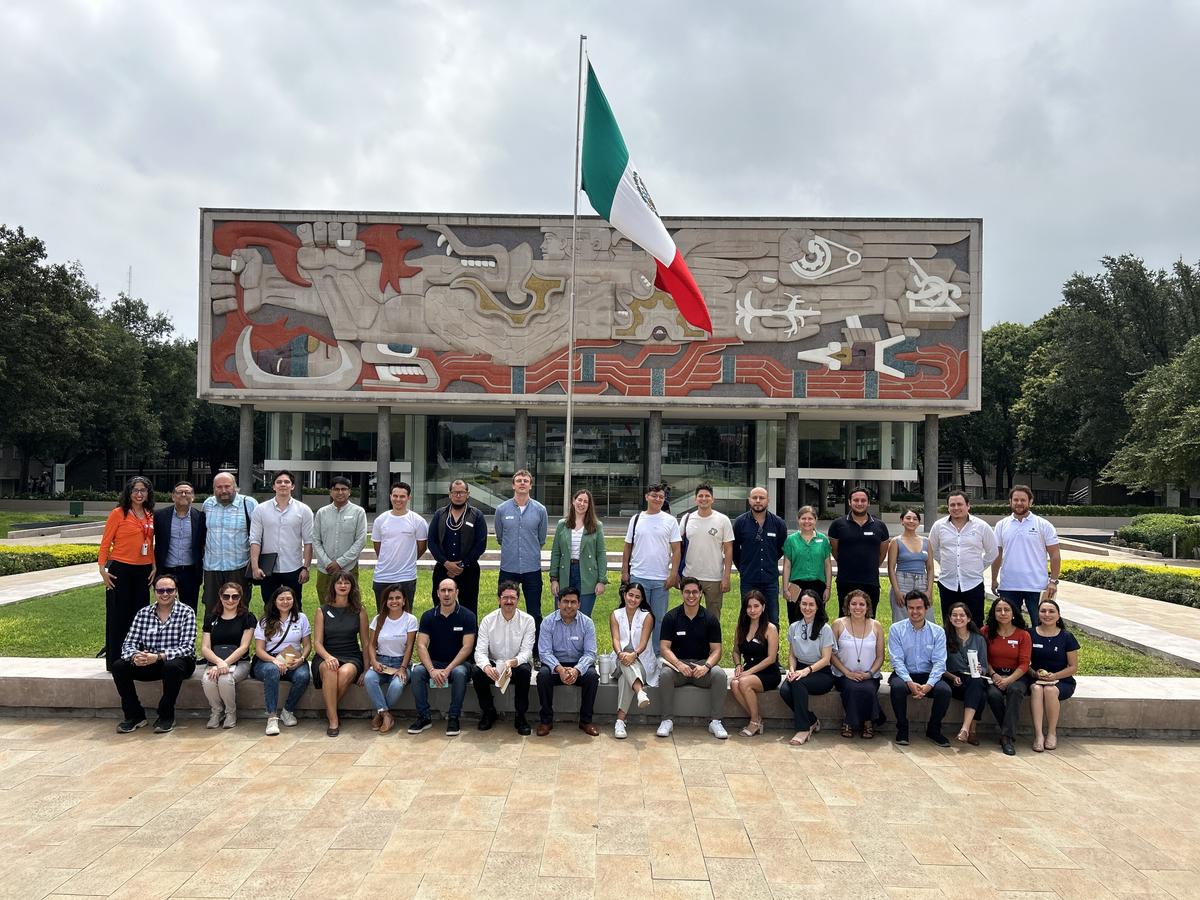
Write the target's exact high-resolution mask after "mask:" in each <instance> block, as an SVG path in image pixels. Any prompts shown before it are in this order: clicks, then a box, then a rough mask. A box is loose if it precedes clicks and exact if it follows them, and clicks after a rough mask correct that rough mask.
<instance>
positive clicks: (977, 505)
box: [884, 498, 1197, 519]
mask: <svg viewBox="0 0 1200 900" xmlns="http://www.w3.org/2000/svg"><path fill="white" fill-rule="evenodd" d="M921 503H922V501H921V500H920V499H919V498H918V499H916V500H913V501H912V502H911V503H898V502H896V503H889V504H887V505H886V506H885V507H884V512H900V510H902V509H907V508H908V507H910V506H916V507H917V508H918V509H920V508H921ZM1033 511H1034V512H1035V513H1037V514H1038V515H1039V516H1045V517H1046V518H1047V519H1050V518H1053V517H1054V516H1097V517H1098V516H1121V517H1124V516H1130V517H1132V516H1141V515H1159V514H1164V513H1166V514H1175V515H1192V514H1195V513H1196V512H1197V510H1195V509H1181V508H1179V507H1177V506H1162V507H1158V506H1100V505H1096V504H1093V505H1086V506H1085V505H1080V506H1064V505H1062V504H1054V503H1036V504H1035V505H1034V507H1033ZM938 512H940V513H942V514H943V515H944V514H945V513H946V512H948V510H947V509H946V504H944V503H942V504H939V505H938ZM971 512H973V513H974V514H975V515H977V516H1007V515H1008V514H1009V513H1010V512H1012V509H1011V508H1010V507H1009V505H1008V503H1006V502H1004V501H1002V500H979V501H976V502H974V503H972V504H971Z"/></svg>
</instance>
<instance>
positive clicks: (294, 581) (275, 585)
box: [260, 569, 325, 611]
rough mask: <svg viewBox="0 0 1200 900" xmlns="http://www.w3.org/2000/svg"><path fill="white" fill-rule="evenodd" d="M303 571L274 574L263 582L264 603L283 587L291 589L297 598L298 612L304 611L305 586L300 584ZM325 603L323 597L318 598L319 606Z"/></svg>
mask: <svg viewBox="0 0 1200 900" xmlns="http://www.w3.org/2000/svg"><path fill="white" fill-rule="evenodd" d="M302 571H303V569H297V570H296V571H295V572H272V573H271V574H270V575H268V576H267V577H266V578H264V579H263V580H262V587H261V588H260V590H261V591H262V598H263V603H266V602H267V598H268V597H270V596H271V595H272V594H274V593H275V592H276V591H277V590H279V589H280V588H281V587H289V588H291V589H292V596H293V597H295V598H296V610H297V611H303V608H304V607H303V604H302V599H303V598H302V596H301V595H302V594H303V593H304V585H302V584H301V583H300V573H301V572H302ZM323 602H325V601H324V598H323V597H318V598H317V605H318V606H320V605H321V604H322V603H323Z"/></svg>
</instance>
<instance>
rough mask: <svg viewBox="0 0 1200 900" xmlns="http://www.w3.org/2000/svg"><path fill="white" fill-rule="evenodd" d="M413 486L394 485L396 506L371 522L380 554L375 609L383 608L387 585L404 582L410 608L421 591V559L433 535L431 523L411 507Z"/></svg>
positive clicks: (403, 483) (372, 536) (397, 483)
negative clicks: (418, 570) (418, 582)
mask: <svg viewBox="0 0 1200 900" xmlns="http://www.w3.org/2000/svg"><path fill="white" fill-rule="evenodd" d="M411 496H412V487H410V486H409V484H408V483H407V482H405V481H398V482H396V483H395V484H393V485H392V492H391V501H392V508H391V509H390V510H388V511H387V512H385V513H381V514H380V515H378V516H376V517H375V521H374V523H372V525H371V542H372V543H373V544H374V545H375V554H376V556H377V557H378V560H377V562H376V563H375V577H374V579H373V581H372V584H371V587H373V588H374V589H375V609H376V611H380V610H382V605H381V604H382V600H381V598H382V596H383V591H384V589H385V588H387V587H390V586H391V585H393V584H398V585H400V589H401V590H402V591H404V599H405V600H406V601H407V602H408V609H412V603H413V597H415V596H416V593H417V560H418V559H420V558H421V556H423V555H424V553H425V547H426V544H427V542H428V538H429V525H428V524H427V523H426V522H425V519H424V518H422V517H421V516H420V515H418V514H417V513H415V512H413V511H412V510H411V509H409V508H408V498H409V497H411Z"/></svg>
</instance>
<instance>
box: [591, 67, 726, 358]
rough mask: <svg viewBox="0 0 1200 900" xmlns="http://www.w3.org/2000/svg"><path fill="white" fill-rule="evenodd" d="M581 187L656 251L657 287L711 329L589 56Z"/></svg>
mask: <svg viewBox="0 0 1200 900" xmlns="http://www.w3.org/2000/svg"><path fill="white" fill-rule="evenodd" d="M583 190H584V193H586V194H587V196H588V200H590V201H591V204H592V207H593V208H594V209H595V210H596V212H598V213H599V214H600V215H601V216H603V217H604V218H605V219H607V220H608V222H609V223H610V224H611V225H612V226H613V227H614V228H616V229H617V231H619V232H621V234H623V235H624V236H625V237H627V238H629V240H631V241H633V242H634V243H635V244H637V245H638V246H639V247H641V248H642V249H643V250H645V251H646V252H647V253H649V254H650V255H651V256H653V257H654V262H655V264H656V268H657V270H658V271H657V275H656V276H655V279H654V285H655V287H657V288H658V289H659V290H661V291H665V292H666V293H667V294H670V295H671V298H672V299H673V300H674V301H675V306H676V307H677V308H678V309H679V312H680V313H681V314H682V315H683V317H684V319H686V320H687V321H688V322H689V323H690V324H691V325H693V326H694V327H696V328H702V329H703V330H704V331H706V332H708V333H709V334H712V319H710V318H709V315H708V306H707V305H706V304H705V302H704V297H703V296H701V294H700V288H699V287H697V286H696V280H695V279H694V278H693V277H692V273H691V272H689V271H688V267H687V264H686V263H685V262H684V261H683V254H681V253H680V252H679V248H677V247H676V246H675V241H674V240H672V239H671V235H670V234H668V233H667V229H666V226H664V225H663V223H662V219H660V218H659V217H658V211H657V210H656V209H655V208H654V202H653V201H652V200H651V199H650V192H649V191H648V190H646V184H645V182H644V181H643V180H642V177H641V175H639V174H638V170H637V167H636V166H635V165H634V164H633V160H632V159H630V157H629V150H628V148H627V147H626V146H625V140H624V138H622V137H621V129H620V128H618V127H617V120H616V118H615V117H614V116H613V112H612V107H610V106H609V105H608V99H607V98H606V97H605V96H604V92H603V91H602V90H600V82H599V81H597V80H596V73H595V72H594V71H593V70H592V64H591V63H590V62H589V63H588V80H587V107H586V111H585V113H584V120H583Z"/></svg>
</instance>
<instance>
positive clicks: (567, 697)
mask: <svg viewBox="0 0 1200 900" xmlns="http://www.w3.org/2000/svg"><path fill="white" fill-rule="evenodd" d="M202 670H203V667H197V670H196V673H195V674H194V675H193V676H192V678H191V679H189V680H188V682H187V683H185V684H184V686H183V690H182V691H181V692H180V696H179V702H178V705H177V709H178V715H179V717H181V718H186V717H191V716H207V715H208V701H207V700H206V699H205V697H204V693H203V690H202V688H201V681H200V679H201V672H202ZM885 674H886V673H885ZM1078 681H1079V687H1078V690H1077V691H1076V693H1075V696H1074V697H1073V698H1072V699H1071V700H1069V701H1067V702H1066V703H1064V704H1063V707H1062V720H1061V724H1060V729H1061V730H1063V731H1065V732H1074V733H1083V734H1086V733H1095V734H1106V735H1114V734H1116V735H1152V736H1163V735H1168V734H1174V735H1184V736H1191V735H1195V736H1200V679H1193V678H1110V677H1100V676H1083V677H1080V678H1079V679H1078ZM287 689H288V685H287V682H284V683H283V684H281V685H280V690H281V692H283V691H286V690H287ZM138 691H139V695H140V696H141V698H142V701H143V702H144V703H145V704H146V706H147V707H148V708H150V709H152V708H153V706H154V705H155V704H156V703H157V702H158V697H159V696H160V691H161V688H160V687H159V685H158V684H157V683H155V682H147V683H142V684H139V685H138ZM449 693H450V692H449V690H442V689H432V690H430V692H429V697H430V704H431V705H432V706H433V708H434V709H435V710H437V711H438V712H440V713H442V714H444V712H445V710H446V707H447V705H448V704H449V700H450V696H449ZM530 694H531V696H530V703H529V705H530V711H531V716H530V718H531V720H533V719H535V718H536V714H537V710H538V699H537V693H536V689H535V688H531V689H530ZM649 694H650V697H651V700H652V703H651V706H650V708H649V710H648V711H646V712H641V713H635V714H634V715H631V716H630V718H629V721H630V724H631V725H641V726H646V725H655V724H657V722H658V719H659V716H660V714H659V705H658V696H657V691H656V690H654V689H653V688H652V689H650V691H649ZM879 702H880V705H881V706H882V708H883V710H884V712H885V713H886V714H887V717H888V719H889V720H890V719H891V718H892V713H891V703H890V699H889V694H888V689H887V682H886V679H885V681H884V682H883V684H882V685H881V688H880V696H879ZM616 703H617V687H616V685H615V684H601V685H600V690H599V694H598V696H597V699H596V708H595V719H596V721H597V723H598V724H607V723H610V722H611V721H612V719H613V716H614V713H615V710H616ZM238 705H239V711H240V714H241V717H242V718H244V719H247V720H249V719H255V718H260V717H261V716H262V708H263V695H262V684H261V683H260V682H258V681H255V680H253V679H249V680H247V681H245V682H243V683H242V684H240V685H239V686H238ZM675 705H676V709H675V716H674V718H675V719H676V721H678V722H680V723H681V724H686V723H697V724H704V723H705V722H706V721H707V718H708V714H707V710H708V698H707V696H706V694H705V692H704V691H701V690H699V689H697V688H689V687H682V688H679V689H678V690H677V691H676V692H675ZM760 705H761V711H762V715H763V718H764V720H765V721H766V722H767V723H768V727H769V728H771V729H772V730H780V729H782V730H785V731H787V730H790V729H791V711H790V710H789V709H788V708H787V706H786V705H785V704H784V703H783V700H782V699H781V698H780V697H779V694H778V692H775V691H771V692H768V693H767V694H765V695H763V696H761V698H760ZM497 707H498V708H499V709H500V710H501V711H502V712H511V710H512V696H511V693H510V694H508V695H506V696H503V697H498V698H497ZM341 708H342V709H343V710H344V712H345V714H346V715H347V717H349V718H354V717H361V716H367V715H368V714H369V713H370V712H371V709H370V703H369V701H368V699H367V694H366V691H365V690H364V689H363V688H361V687H358V686H357V685H354V686H351V688H350V690H349V691H348V692H347V694H346V696H345V698H343V700H342V703H341ZM928 708H929V705H928V704H927V703H925V702H919V703H918V702H914V701H909V720H910V722H911V724H912V732H913V734H914V735H918V736H919V735H920V733H921V728H922V727H923V724H924V722H925V721H926V720H927V717H928ZM323 709H324V705H323V702H322V698H321V694H320V692H319V691H317V690H315V689H314V688H310V689H309V691H308V693H307V694H306V695H305V697H304V699H303V700H302V701H301V704H300V709H299V713H300V714H301V715H305V716H312V717H318V716H321V715H323ZM811 709H812V711H813V712H814V713H815V714H816V715H818V716H819V717H820V718H821V719H822V722H823V724H824V726H825V728H826V730H833V729H835V728H837V727H838V726H839V724H840V722H841V718H842V707H841V699H840V695H839V694H838V693H837V692H836V691H835V692H832V693H830V694H827V695H825V696H822V697H814V698H812V704H811ZM578 710H579V690H578V689H577V688H564V687H560V688H556V689H555V704H554V711H555V716H556V718H557V719H560V720H563V721H573V720H574V719H575V718H576V716H577V714H578ZM0 713H7V714H10V715H23V714H47V713H49V714H57V715H71V716H111V717H116V716H119V714H120V703H119V701H118V698H117V692H116V689H115V688H114V687H113V683H112V678H111V677H110V676H109V675H108V673H107V672H105V671H104V661H103V660H98V659H33V658H21V657H4V658H0ZM399 714H400V718H401V720H402V721H403V718H404V717H405V716H411V715H413V714H414V707H413V700H412V693H411V691H410V690H405V692H404V694H403V697H402V698H401V701H400V706H399ZM477 715H478V704H477V703H476V701H475V692H474V690H473V689H471V688H469V687H468V689H467V699H466V703H465V706H464V718H467V719H474V718H475V717H476V716H477ZM724 715H725V718H726V720H727V721H726V725H727V726H729V725H731V724H734V723H736V724H737V725H739V726H740V724H741V723H742V722H744V720H745V713H743V712H742V711H741V709H740V708H739V707H738V706H737V704H736V703H735V702H734V700H733V698H732V696H729V697H727V698H726V701H725V712H724ZM961 718H962V711H961V705H960V704H959V703H958V702H954V703H952V704H951V708H950V712H949V714H948V716H947V723H948V724H947V727H946V730H947V732H949V731H950V730H951V727H950V726H951V725H952V724H957V723H958V722H960V721H961ZM983 718H984V722H983V728H984V731H985V733H987V732H991V731H993V730H994V723H993V722H992V717H991V714H990V712H987V711H985V713H984V717H983ZM1028 722H1029V713H1028V710H1026V713H1025V724H1026V726H1028ZM886 731H890V726H885V732H886Z"/></svg>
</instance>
